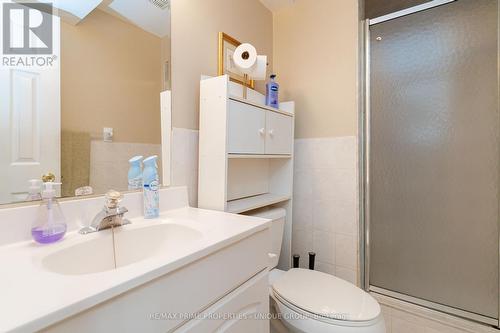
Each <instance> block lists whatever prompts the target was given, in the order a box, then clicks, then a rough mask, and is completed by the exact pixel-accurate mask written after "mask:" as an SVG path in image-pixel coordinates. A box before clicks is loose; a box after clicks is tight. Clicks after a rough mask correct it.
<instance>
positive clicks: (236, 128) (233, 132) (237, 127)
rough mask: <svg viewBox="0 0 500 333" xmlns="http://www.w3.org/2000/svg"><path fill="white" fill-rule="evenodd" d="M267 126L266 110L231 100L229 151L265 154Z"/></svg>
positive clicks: (231, 152) (232, 152)
mask: <svg viewBox="0 0 500 333" xmlns="http://www.w3.org/2000/svg"><path fill="white" fill-rule="evenodd" d="M265 127H266V115H265V110H263V109H260V108H257V107H255V106H252V105H248V104H245V103H241V102H237V101H233V100H230V101H229V114H228V142H227V149H228V153H230V154H264V140H265V130H266V128H265Z"/></svg>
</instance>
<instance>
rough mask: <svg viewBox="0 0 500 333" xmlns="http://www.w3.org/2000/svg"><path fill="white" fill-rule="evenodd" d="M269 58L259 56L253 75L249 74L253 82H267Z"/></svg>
mask: <svg viewBox="0 0 500 333" xmlns="http://www.w3.org/2000/svg"><path fill="white" fill-rule="evenodd" d="M266 74H267V56H264V55H260V56H257V63H256V64H255V65H254V66H253V70H252V73H250V74H249V76H250V78H251V79H253V80H265V79H266V77H267V75H266Z"/></svg>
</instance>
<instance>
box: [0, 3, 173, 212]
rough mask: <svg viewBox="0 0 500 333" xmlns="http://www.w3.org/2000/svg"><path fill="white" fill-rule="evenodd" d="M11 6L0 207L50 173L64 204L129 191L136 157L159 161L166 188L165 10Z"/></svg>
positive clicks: (1, 72) (1, 73)
mask: <svg viewBox="0 0 500 333" xmlns="http://www.w3.org/2000/svg"><path fill="white" fill-rule="evenodd" d="M9 5H12V8H9V10H10V16H9V18H10V21H11V22H10V25H9V28H6V24H5V23H4V24H3V25H2V26H3V28H4V29H10V33H9V34H8V35H9V37H8V39H10V40H3V45H4V54H3V59H2V66H1V67H0V85H1V88H0V142H1V145H0V174H1V177H2V178H1V179H2V180H1V182H0V204H7V203H13V202H22V201H26V200H30V198H29V187H30V184H29V182H28V181H29V180H31V179H37V180H40V179H41V178H42V175H47V174H49V173H50V174H53V175H54V176H55V179H54V180H55V181H56V182H61V183H62V185H61V188H60V189H59V191H60V193H59V194H60V196H61V197H73V196H75V195H90V194H103V193H105V192H106V191H107V190H109V189H115V190H118V191H127V190H131V189H133V187H130V186H129V182H128V171H129V159H130V158H132V157H134V156H137V155H141V156H143V157H144V158H146V157H148V156H151V155H158V157H159V159H158V167H159V174H160V182H161V183H162V184H167V183H168V182H169V180H167V179H164V180H162V179H161V178H162V158H161V156H162V153H163V155H165V152H167V153H168V152H169V148H168V149H164V152H162V140H163V141H164V145H170V142H169V137H170V91H169V90H170V86H171V84H170V6H169V3H168V0H134V1H130V0H104V1H100V0H90V1H89V0H71V1H62V0H59V1H57V0H54V1H45V0H43V1H42V0H40V1H39V2H36V3H33V4H21V3H18V2H14V1H13V2H10V3H9ZM26 6H29V7H30V8H29V9H28V13H29V15H30V16H29V20H28V21H29V23H28V25H26V24H25V22H24V21H23V11H24V10H26ZM4 10H6V7H4ZM33 22H35V23H37V26H36V27H34V23H33ZM25 32H26V34H28V36H29V38H26V37H24V38H23V36H24V33H25ZM4 35H5V34H4ZM25 41H28V43H27V44H28V45H24V42H25ZM5 45H8V46H9V47H8V48H7V49H6V48H5ZM162 124H163V125H164V126H163V127H164V128H163V131H162ZM162 132H164V133H165V135H162ZM166 160H168V159H166ZM165 167H166V168H168V167H169V166H167V165H166V166H165ZM35 183H36V182H35ZM35 186H37V185H35ZM38 186H39V185H38Z"/></svg>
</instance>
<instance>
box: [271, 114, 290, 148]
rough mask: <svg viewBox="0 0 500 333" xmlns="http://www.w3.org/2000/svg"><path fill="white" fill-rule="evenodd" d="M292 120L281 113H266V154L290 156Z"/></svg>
mask: <svg viewBox="0 0 500 333" xmlns="http://www.w3.org/2000/svg"><path fill="white" fill-rule="evenodd" d="M292 126H293V118H292V117H290V116H287V115H284V114H281V113H277V112H272V111H267V112H266V149H265V151H266V154H291V153H292V140H293V137H292V133H293V128H292Z"/></svg>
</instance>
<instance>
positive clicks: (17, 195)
mask: <svg viewBox="0 0 500 333" xmlns="http://www.w3.org/2000/svg"><path fill="white" fill-rule="evenodd" d="M53 32H54V33H53V54H54V55H55V56H56V57H57V58H56V59H55V61H53V65H52V66H41V67H38V66H22V67H21V66H16V67H7V66H4V65H3V62H2V64H0V204H1V203H9V202H13V201H20V200H25V198H26V195H27V190H28V186H29V185H28V180H29V179H35V178H36V179H40V178H41V176H42V175H43V174H44V173H47V172H52V173H54V174H55V175H56V180H57V181H59V180H60V176H61V167H60V164H61V163H60V156H61V151H60V147H61V143H60V141H61V134H60V133H61V117H60V115H61V104H60V103H61V102H60V66H59V63H60V62H59V59H60V21H59V18H58V17H55V16H54V17H53ZM0 35H1V34H0ZM34 56H36V55H27V56H26V57H34ZM40 56H41V55H40ZM44 56H50V55H44ZM21 57H23V58H25V57H24V56H21Z"/></svg>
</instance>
